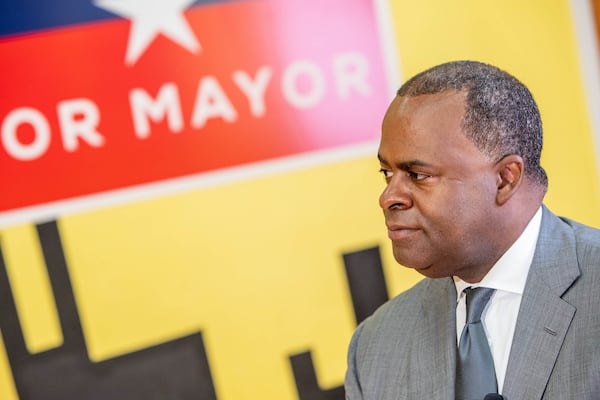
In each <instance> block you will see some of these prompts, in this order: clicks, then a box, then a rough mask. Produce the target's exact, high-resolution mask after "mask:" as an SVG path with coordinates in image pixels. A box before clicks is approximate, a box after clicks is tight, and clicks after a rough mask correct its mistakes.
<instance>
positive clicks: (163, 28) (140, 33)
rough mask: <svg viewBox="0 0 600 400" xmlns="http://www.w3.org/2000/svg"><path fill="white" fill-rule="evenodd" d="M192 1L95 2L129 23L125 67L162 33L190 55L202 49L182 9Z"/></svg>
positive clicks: (127, 0)
mask: <svg viewBox="0 0 600 400" xmlns="http://www.w3.org/2000/svg"><path fill="white" fill-rule="evenodd" d="M193 2H194V0H95V1H94V4H95V5H96V6H97V7H100V8H103V9H105V10H107V11H109V12H111V13H113V14H117V15H120V16H122V17H125V18H128V19H130V20H131V30H130V31H129V41H128V42H127V55H126V56H125V64H127V65H130V66H131V65H133V64H135V63H136V61H137V60H138V59H139V58H140V56H141V55H142V54H143V53H144V51H145V50H146V48H147V47H148V46H149V45H150V43H152V41H153V40H154V38H155V37H156V36H157V35H158V34H159V33H162V34H163V35H165V36H166V37H168V38H169V39H171V40H172V41H173V42H175V43H177V44H178V45H180V46H181V47H183V48H185V49H187V50H189V51H190V52H192V53H197V52H199V51H200V50H201V47H200V43H198V40H197V39H196V36H194V33H193V32H192V29H191V28H190V26H189V24H188V22H187V20H186V19H185V18H184V16H183V10H185V9H186V8H187V7H189V6H190V5H191V4H192V3H193Z"/></svg>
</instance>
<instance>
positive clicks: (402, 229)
mask: <svg viewBox="0 0 600 400" xmlns="http://www.w3.org/2000/svg"><path fill="white" fill-rule="evenodd" d="M387 227H388V237H389V238H390V239H391V240H403V239H406V238H408V237H410V236H412V235H414V234H415V233H417V232H418V231H419V230H420V229H419V228H415V227H410V226H404V225H393V224H388V225H387Z"/></svg>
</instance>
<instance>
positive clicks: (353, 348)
mask: <svg viewBox="0 0 600 400" xmlns="http://www.w3.org/2000/svg"><path fill="white" fill-rule="evenodd" d="M455 309H456V290H455V287H454V284H453V282H452V280H451V279H450V278H444V279H428V278H426V279H423V280H422V281H421V282H419V283H418V284H417V285H415V286H414V287H413V288H411V289H410V290H408V291H406V292H404V293H401V294H400V295H399V296H397V297H395V298H394V299H392V300H390V301H389V302H387V303H386V304H384V305H383V306H381V307H380V308H379V309H378V310H377V311H376V312H375V313H374V314H373V315H372V316H371V317H369V318H367V319H366V320H365V321H364V322H363V323H361V324H360V325H359V327H358V328H357V330H356V332H355V333H354V336H353V338H352V342H351V344H350V348H349V352H348V370H347V373H346V383H345V388H346V398H347V399H350V400H400V399H411V400H426V399H443V400H449V399H453V398H454V374H455V363H456V318H455ZM502 394H503V395H504V396H505V397H506V399H507V400H537V399H545V400H550V399H552V400H575V399H576V400H592V399H593V400H598V399H600V230H596V229H593V228H590V227H586V226H584V225H581V224H578V223H576V222H573V221H570V220H568V219H561V218H558V217H556V216H555V215H554V214H552V213H551V212H550V211H548V210H547V209H546V208H545V207H544V209H543V215H542V226H541V231H540V236H539V239H538V243H537V247H536V251H535V255H534V258H533V262H532V265H531V269H530V272H529V276H528V278H527V283H526V285H525V290H524V293H523V299H522V301H521V308H520V310H519V316H518V319H517V325H516V328H515V335H514V339H513V344H512V348H511V353H510V358H509V361H508V367H507V372H506V377H505V381H504V390H503V393H502Z"/></svg>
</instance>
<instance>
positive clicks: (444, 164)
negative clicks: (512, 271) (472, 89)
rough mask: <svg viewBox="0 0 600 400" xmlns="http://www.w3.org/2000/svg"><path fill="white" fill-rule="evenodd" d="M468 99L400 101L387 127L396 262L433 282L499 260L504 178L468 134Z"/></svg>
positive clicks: (387, 202)
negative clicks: (465, 125) (497, 227)
mask: <svg viewBox="0 0 600 400" xmlns="http://www.w3.org/2000/svg"><path fill="white" fill-rule="evenodd" d="M465 98H466V94H465V93H462V92H457V91H448V92H443V93H439V94H430V95H421V96H416V97H396V98H395V99H394V101H393V102H392V104H391V105H390V107H389V109H388V111H387V113H386V115H385V118H384V121H383V126H382V137H381V143H380V147H379V154H378V156H379V159H380V161H381V169H382V172H383V174H384V176H385V180H386V183H387V185H386V188H385V190H384V191H383V193H382V194H381V196H380V200H379V203H380V206H381V208H382V209H383V212H384V215H385V222H386V225H387V227H388V234H389V237H390V239H391V240H392V245H393V251H394V257H395V259H396V261H398V262H399V263H400V264H402V265H404V266H407V267H411V268H414V269H416V270H417V271H418V272H420V273H421V274H423V275H425V276H428V277H432V278H438V277H443V276H452V275H457V276H460V277H461V278H463V279H465V280H469V279H468V278H469V277H472V276H473V274H474V273H476V274H479V272H481V271H482V270H484V271H485V272H487V270H488V269H489V268H490V267H491V266H492V265H493V263H494V262H495V261H496V259H497V249H495V248H494V244H493V243H494V239H493V236H494V235H493V234H494V226H493V223H494V221H495V218H497V216H498V215H499V213H498V207H497V205H496V191H497V183H498V181H497V174H495V171H494V163H493V162H490V161H489V160H488V159H486V157H485V156H484V155H483V154H482V153H481V152H480V151H479V150H478V149H477V148H476V147H475V145H474V144H473V143H472V142H471V141H470V140H469V139H468V138H467V137H466V136H465V135H464V133H463V129H462V125H463V116H464V112H465ZM477 271H479V272H477ZM479 275H481V274H479ZM479 275H477V276H479ZM481 276H483V275H481Z"/></svg>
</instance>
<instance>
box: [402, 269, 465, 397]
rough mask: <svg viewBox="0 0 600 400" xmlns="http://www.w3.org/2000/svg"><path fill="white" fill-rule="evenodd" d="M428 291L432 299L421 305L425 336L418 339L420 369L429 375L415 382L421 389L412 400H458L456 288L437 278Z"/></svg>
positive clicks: (448, 280) (421, 330) (450, 282)
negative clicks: (455, 383)
mask: <svg viewBox="0 0 600 400" xmlns="http://www.w3.org/2000/svg"><path fill="white" fill-rule="evenodd" d="M428 292H429V293H428V299H429V300H428V301H423V302H422V303H421V305H422V315H423V316H424V318H423V319H422V321H423V324H424V325H423V326H422V328H421V329H420V332H421V333H422V334H421V335H419V337H417V338H415V339H416V340H417V341H418V342H419V344H418V348H420V349H421V351H420V354H421V356H422V360H421V362H422V363H421V366H419V369H421V371H427V372H426V373H425V374H422V376H423V379H419V381H418V382H415V383H416V384H417V385H418V388H417V391H416V393H415V394H414V395H413V396H412V397H411V398H422V399H425V398H432V399H454V374H455V368H456V316H455V312H456V289H455V286H454V284H453V282H452V279H434V280H432V281H431V284H430V287H429V288H428ZM440 338H446V339H445V340H440ZM415 383H413V384H415Z"/></svg>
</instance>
